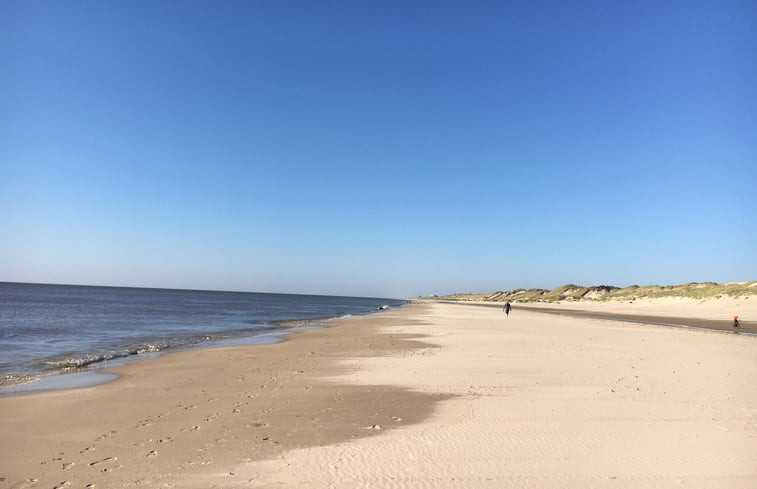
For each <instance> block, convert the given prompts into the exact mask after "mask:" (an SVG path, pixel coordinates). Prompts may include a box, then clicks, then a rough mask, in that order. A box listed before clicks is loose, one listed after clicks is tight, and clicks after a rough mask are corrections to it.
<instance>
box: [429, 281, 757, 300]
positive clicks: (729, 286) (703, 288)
mask: <svg viewBox="0 0 757 489" xmlns="http://www.w3.org/2000/svg"><path fill="white" fill-rule="evenodd" d="M751 295H757V282H730V283H724V284H717V283H715V282H703V283H698V282H691V283H688V284H683V285H644V286H640V285H631V286H630V287H623V288H619V287H613V286H611V285H595V286H592V287H585V286H582V285H574V284H568V285H563V286H562V287H557V288H556V289H552V290H549V289H514V290H505V291H497V292H490V293H488V294H450V295H444V296H432V297H430V298H432V299H437V300H448V301H471V302H480V301H491V302H505V301H508V302H558V301H631V300H635V299H658V298H667V297H676V298H688V299H698V300H707V299H719V298H720V297H724V296H730V297H747V296H751Z"/></svg>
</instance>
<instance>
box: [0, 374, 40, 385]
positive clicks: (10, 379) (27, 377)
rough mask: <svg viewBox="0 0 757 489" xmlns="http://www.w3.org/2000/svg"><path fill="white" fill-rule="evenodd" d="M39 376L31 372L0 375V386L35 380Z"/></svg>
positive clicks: (24, 383) (28, 382)
mask: <svg viewBox="0 0 757 489" xmlns="http://www.w3.org/2000/svg"><path fill="white" fill-rule="evenodd" d="M40 378H41V377H40V376H39V375H33V374H8V375H1V376H0V388H2V387H10V386H19V385H26V384H31V383H33V382H37V381H38V380H39V379H40Z"/></svg>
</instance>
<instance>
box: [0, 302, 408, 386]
mask: <svg viewBox="0 0 757 489" xmlns="http://www.w3.org/2000/svg"><path fill="white" fill-rule="evenodd" d="M398 307H405V305H401V306H398ZM379 312H384V311H378V310H376V311H369V312H366V313H364V314H354V315H352V314H347V315H342V316H324V317H316V318H310V319H287V320H276V321H270V322H268V323H265V324H264V326H263V327H260V328H258V329H256V330H255V332H254V334H249V335H246V336H244V335H243V336H229V337H225V338H219V339H212V340H209V341H207V342H197V343H186V344H181V345H178V346H173V347H168V348H165V349H156V350H150V351H145V352H135V353H129V354H123V355H118V356H114V357H112V358H93V359H92V360H90V361H88V362H87V363H86V364H84V365H82V366H79V367H62V368H58V369H49V370H42V371H39V372H16V373H13V374H4V375H3V377H4V379H2V380H0V397H5V396H15V395H20V394H25V393H32V392H45V391H50V390H61V389H76V388H82V387H89V386H94V385H99V384H103V383H107V382H112V381H114V380H116V379H117V378H118V376H115V377H113V374H111V373H108V371H110V370H114V369H118V368H120V367H123V366H125V365H128V364H130V363H133V362H141V361H144V360H150V359H153V358H158V357H160V356H163V355H168V354H172V353H178V352H182V351H192V350H203V349H214V348H226V347H229V346H257V345H263V344H270V343H278V342H280V341H283V338H282V337H283V336H286V335H288V334H291V333H292V332H297V331H300V330H306V329H311V328H319V327H328V325H329V324H330V323H332V322H335V321H340V320H345V319H350V318H358V317H367V316H371V315H374V314H377V313H379ZM251 333H252V332H251ZM196 336H198V337H207V336H208V335H196ZM105 377H107V379H106V378H105ZM14 379H15V381H14ZM30 379H31V380H30Z"/></svg>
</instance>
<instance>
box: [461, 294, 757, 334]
mask: <svg viewBox="0 0 757 489" xmlns="http://www.w3.org/2000/svg"><path fill="white" fill-rule="evenodd" d="M465 305H471V306H480V307H496V308H499V309H502V305H501V304H489V303H481V304H477V303H474V302H469V303H465ZM588 306H589V307H590V304H588ZM513 308H514V309H513V310H514V311H515V310H516V309H517V310H521V311H531V312H543V313H548V314H560V315H563V316H574V317H584V318H592V319H606V320H611V321H628V322H634V323H644V324H652V325H657V326H680V327H686V328H702V329H711V330H718V331H728V332H731V333H749V334H757V322H755V321H744V320H739V324H740V327H739V328H734V327H733V321H731V320H728V319H723V320H720V319H706V318H699V317H681V316H668V315H664V316H663V315H658V316H654V315H649V314H638V313H622V312H607V311H597V310H591V309H575V308H570V309H569V308H565V307H560V306H555V307H549V306H531V305H526V304H518V303H516V304H514V305H513ZM514 313H515V312H514Z"/></svg>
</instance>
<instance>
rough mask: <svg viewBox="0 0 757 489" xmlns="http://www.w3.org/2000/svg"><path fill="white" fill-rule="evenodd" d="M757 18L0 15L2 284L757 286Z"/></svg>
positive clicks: (365, 288)
mask: <svg viewBox="0 0 757 489" xmlns="http://www.w3.org/2000/svg"><path fill="white" fill-rule="evenodd" d="M756 20H757V7H755V5H754V4H752V3H750V2H696V3H695V4H692V3H691V2H671V3H667V4H666V5H659V4H658V3H655V2H639V3H635V4H633V5H630V4H629V5H617V4H611V3H607V2H578V3H570V4H563V3H560V2H518V3H509V4H504V3H503V2H481V3H476V4H475V5H470V4H463V3H461V2H460V3H459V2H434V3H425V2H419V3H414V4H408V3H407V2H382V3H377V4H357V3H355V2H332V3H329V4H328V5H325V4H319V3H316V2H269V3H266V2H254V3H253V2H226V3H223V4H220V5H219V4H216V3H210V2H208V3H203V2H200V3H192V4H188V3H185V2H166V1H164V2H151V3H132V2H72V3H68V4H62V3H58V2H21V1H10V2H4V3H3V4H2V5H1V6H0V65H1V66H4V67H5V69H4V70H3V72H4V73H3V76H2V77H0V114H2V116H0V220H1V222H2V238H3V239H2V240H0V281H21V282H42V283H76V284H98V285H123V286H144V287H166V288H190V289H203V290H207V289H216V290H243V291H256V292H287V293H313V294H335V295H356V296H385V297H387V296H388V297H402V296H412V295H421V294H424V295H425V294H432V293H448V292H468V291H469V292H486V291H490V290H497V289H512V288H517V287H526V288H528V287H543V288H553V287H556V286H558V285H562V284H565V283H579V284H583V285H596V284H610V285H616V286H626V285H630V284H641V285H644V284H651V283H659V284H678V283H685V282H691V281H716V282H728V281H740V280H754V279H755V278H756V277H757V260H756V259H755V257H754V250H755V249H757V225H756V224H755V223H756V220H755V219H754V216H755V215H757V199H755V198H754V188H755V184H757V164H756V163H757V136H755V135H757V112H755V110H754V108H755V107H757V89H755V88H754V87H757V59H756V58H755V57H754V56H753V51H754V46H757V31H755V29H753V26H754V25H755V21H756Z"/></svg>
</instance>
